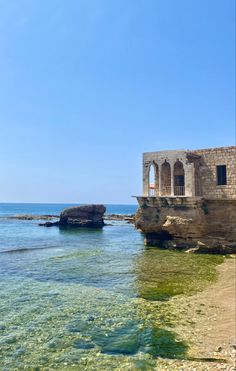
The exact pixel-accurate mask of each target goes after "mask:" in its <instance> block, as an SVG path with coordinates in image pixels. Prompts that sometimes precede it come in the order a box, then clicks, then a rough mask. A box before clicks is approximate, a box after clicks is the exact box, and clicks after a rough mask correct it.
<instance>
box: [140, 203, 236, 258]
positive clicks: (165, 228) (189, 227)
mask: <svg viewBox="0 0 236 371" xmlns="http://www.w3.org/2000/svg"><path fill="white" fill-rule="evenodd" d="M138 201H139V205H140V207H139V209H138V211H137V213H136V216H135V226H136V228H137V229H139V230H141V231H142V232H143V233H145V243H146V245H148V246H159V247H164V248H179V249H185V250H186V251H188V252H198V253H216V254H217V253H222V254H227V253H229V254H232V253H236V200H222V199H220V200H217V199H212V200H210V199H204V198H192V197H189V198H188V197H185V198H181V197H160V198H148V197H139V198H138Z"/></svg>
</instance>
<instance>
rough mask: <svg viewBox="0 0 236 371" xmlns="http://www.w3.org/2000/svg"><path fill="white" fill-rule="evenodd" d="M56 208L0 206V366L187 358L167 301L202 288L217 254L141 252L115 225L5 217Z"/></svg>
mask: <svg viewBox="0 0 236 371" xmlns="http://www.w3.org/2000/svg"><path fill="white" fill-rule="evenodd" d="M65 206H67V205H49V204H45V205H37V204H31V205H30V204H28V205H26V204H0V349H1V352H0V369H1V370H14V369H16V370H17V369H19V370H20V369H32V370H41V369H42V370H51V369H58V370H70V369H72V370H84V369H87V370H112V369H117V370H118V369H122V370H124V369H125V370H149V369H154V368H155V367H156V366H157V365H158V362H159V359H160V357H166V358H185V357H187V352H188V347H189V345H188V344H186V343H184V342H183V341H182V339H181V338H179V337H177V335H176V334H175V331H174V324H175V322H176V320H178V319H176V317H175V315H174V313H171V312H170V309H169V307H168V299H169V298H171V297H172V296H174V295H178V294H183V295H189V294H190V293H192V292H195V291H196V290H199V289H201V288H202V287H204V285H205V284H206V283H207V282H208V281H209V280H212V279H214V278H215V266H216V264H218V263H220V262H221V261H222V258H221V257H217V256H214V257H213V256H211V257H209V256H195V255H194V256H192V255H188V254H182V253H177V252H170V251H162V250H158V249H150V248H149V249H147V248H145V247H144V245H143V236H142V235H141V234H140V233H139V232H137V231H136V230H135V229H134V227H133V225H131V224H126V223H124V222H111V223H112V225H110V226H106V227H104V229H103V230H88V229H80V230H63V229H59V228H57V227H52V228H43V227H39V226H38V221H20V220H12V219H7V216H10V215H14V214H21V213H22V214H26V213H29V214H33V213H34V214H58V213H59V212H60V210H61V209H62V208H63V207H65ZM107 209H108V210H107V211H108V212H109V213H130V214H132V213H134V212H135V206H132V205H131V206H127V205H109V206H108V208H107Z"/></svg>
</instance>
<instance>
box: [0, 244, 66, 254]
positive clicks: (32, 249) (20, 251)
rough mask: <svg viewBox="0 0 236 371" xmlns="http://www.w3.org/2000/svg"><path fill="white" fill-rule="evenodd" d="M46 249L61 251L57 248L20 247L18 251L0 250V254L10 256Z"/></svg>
mask: <svg viewBox="0 0 236 371" xmlns="http://www.w3.org/2000/svg"><path fill="white" fill-rule="evenodd" d="M46 249H58V251H61V250H62V249H61V248H58V246H42V247H22V248H18V249H9V250H2V251H1V250H0V253H1V254H12V253H22V252H29V251H35V250H36V251H37V250H46Z"/></svg>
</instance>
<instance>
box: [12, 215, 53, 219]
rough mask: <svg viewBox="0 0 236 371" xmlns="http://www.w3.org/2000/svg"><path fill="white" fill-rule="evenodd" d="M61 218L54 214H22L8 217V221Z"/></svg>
mask: <svg viewBox="0 0 236 371" xmlns="http://www.w3.org/2000/svg"><path fill="white" fill-rule="evenodd" d="M55 218H59V215H52V214H46V215H33V214H20V215H13V216H8V217H7V219H16V220H50V219H55Z"/></svg>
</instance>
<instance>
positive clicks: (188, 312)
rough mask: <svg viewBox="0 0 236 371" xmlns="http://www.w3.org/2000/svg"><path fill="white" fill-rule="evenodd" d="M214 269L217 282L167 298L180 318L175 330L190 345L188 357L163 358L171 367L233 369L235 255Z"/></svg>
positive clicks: (235, 359)
mask: <svg viewBox="0 0 236 371" xmlns="http://www.w3.org/2000/svg"><path fill="white" fill-rule="evenodd" d="M216 269H217V271H218V278H217V281H216V282H213V283H211V284H210V285H209V286H207V287H206V288H205V289H204V290H203V291H200V292H198V293H197V294H194V295H192V296H189V297H186V296H183V295H181V296H179V297H174V298H172V299H171V301H170V305H171V306H173V310H174V311H175V313H176V314H177V316H178V317H179V321H178V323H177V324H176V326H175V329H174V330H175V332H176V334H178V336H179V338H180V339H181V340H183V341H186V342H187V343H188V344H189V346H190V347H189V352H188V356H189V359H190V360H176V359H175V360H167V359H165V360H164V363H165V365H166V366H167V367H171V370H196V371H208V370H209V371H214V370H235V368H234V367H236V343H235V337H236V323H235V315H236V304H235V300H236V288H235V284H236V258H235V257H233V256H232V257H231V258H226V259H225V261H224V262H223V263H222V264H220V265H219V266H217V267H216ZM207 360H209V361H207Z"/></svg>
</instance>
